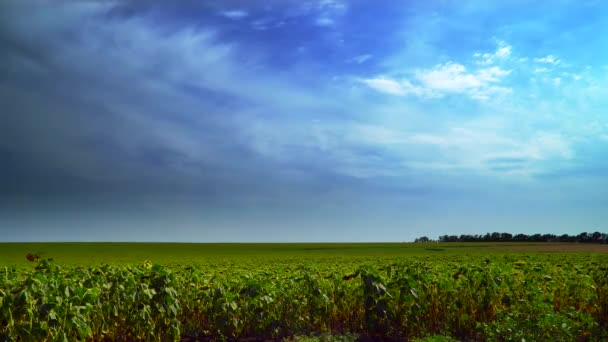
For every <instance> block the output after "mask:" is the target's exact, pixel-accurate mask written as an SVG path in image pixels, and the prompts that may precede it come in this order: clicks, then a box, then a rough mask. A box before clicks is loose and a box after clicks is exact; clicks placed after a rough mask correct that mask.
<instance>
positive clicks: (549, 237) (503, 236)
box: [415, 232, 608, 244]
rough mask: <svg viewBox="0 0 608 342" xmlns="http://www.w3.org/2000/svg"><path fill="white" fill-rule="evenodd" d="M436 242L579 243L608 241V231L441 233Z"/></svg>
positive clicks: (426, 238)
mask: <svg viewBox="0 0 608 342" xmlns="http://www.w3.org/2000/svg"><path fill="white" fill-rule="evenodd" d="M431 241H433V240H431V239H429V238H428V237H426V236H422V237H419V238H417V239H416V241H415V242H431ZM438 242H580V243H603V244H605V243H608V233H600V232H593V233H587V232H583V233H580V234H578V235H568V234H562V235H555V234H539V233H537V234H531V235H528V234H515V235H513V234H511V233H498V232H494V233H487V234H485V235H479V234H476V235H470V234H461V235H460V236H459V235H441V236H439V239H438Z"/></svg>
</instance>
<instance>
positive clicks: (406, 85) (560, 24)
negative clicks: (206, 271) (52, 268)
mask: <svg viewBox="0 0 608 342" xmlns="http://www.w3.org/2000/svg"><path fill="white" fill-rule="evenodd" d="M607 10H608V5H606V4H604V3H603V2H602V1H583V2H581V1H556V2H553V3H552V5H551V6H545V5H543V4H532V3H530V2H527V1H510V2H508V4H505V5H498V4H494V3H488V2H482V1H458V2H456V1H454V2H450V1H436V2H433V1H431V2H428V1H419V2H407V3H400V2H381V3H377V2H364V1H351V2H343V1H338V0H319V1H310V2H302V1H269V2H261V1H222V2H205V1H183V2H140V1H133V2H107V1H99V2H98V1H65V2H53V3H52V4H51V3H49V2H46V1H22V0H20V1H17V0H7V1H2V2H0V60H2V63H0V108H2V110H1V111H0V240H2V241H25V240H33V241H36V240H44V241H46V240H55V241H65V240H104V241H107V240H111V241H119V240H134V241H152V240H154V241H202V242H205V241H408V240H413V239H414V238H415V237H418V236H421V235H429V236H431V237H436V236H437V235H440V234H461V233H471V234H474V233H485V232H488V231H509V232H528V233H529V232H555V233H578V232H581V231H592V230H604V231H606V230H607V222H608V176H607V175H608V158H607V156H608V113H607V111H606V108H608V62H607V61H608V49H605V47H606V46H608V20H607V18H606V16H605V14H603V13H606V12H607Z"/></svg>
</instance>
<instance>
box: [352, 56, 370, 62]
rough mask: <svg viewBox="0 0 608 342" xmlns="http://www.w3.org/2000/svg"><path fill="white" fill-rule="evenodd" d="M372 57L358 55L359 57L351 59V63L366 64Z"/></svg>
mask: <svg viewBox="0 0 608 342" xmlns="http://www.w3.org/2000/svg"><path fill="white" fill-rule="evenodd" d="M372 58H373V56H372V55H369V54H365V55H359V56H355V57H353V58H352V61H354V62H356V63H358V64H362V63H365V62H367V61H368V60H370V59H372Z"/></svg>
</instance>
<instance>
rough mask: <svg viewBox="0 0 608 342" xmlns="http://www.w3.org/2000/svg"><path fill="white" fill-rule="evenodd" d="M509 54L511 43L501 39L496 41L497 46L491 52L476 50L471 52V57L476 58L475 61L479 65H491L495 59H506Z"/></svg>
mask: <svg viewBox="0 0 608 342" xmlns="http://www.w3.org/2000/svg"><path fill="white" fill-rule="evenodd" d="M510 55H511V45H508V44H507V43H505V42H503V41H498V48H497V49H496V51H494V52H493V53H489V52H486V53H483V54H482V53H481V52H476V53H474V54H473V57H475V58H476V59H478V60H477V61H476V63H477V64H481V65H491V64H494V63H496V62H497V61H500V60H504V59H507V58H508V57H509V56H510Z"/></svg>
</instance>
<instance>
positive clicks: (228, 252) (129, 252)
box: [0, 242, 608, 265]
mask: <svg viewBox="0 0 608 342" xmlns="http://www.w3.org/2000/svg"><path fill="white" fill-rule="evenodd" d="M564 251H568V252H581V253H602V254H603V253H608V245H585V244H563V243H560V244H554V243H475V242H473V243H423V244H419V243H109V242H104V243H95V242H83V243H72V242H70V243H0V265H24V264H26V263H27V260H26V259H25V255H26V254H28V253H33V254H38V255H40V256H42V257H49V258H54V259H55V261H56V262H57V263H63V264H74V265H91V264H104V263H111V264H134V263H141V262H143V261H144V260H151V261H153V262H157V263H162V264H180V263H198V264H201V263H209V262H213V261H214V260H219V259H222V260H226V259H234V260H235V261H238V260H239V259H250V258H258V257H264V258H279V259H287V260H288V259H299V258H303V257H306V258H313V259H314V258H325V257H376V256H386V257H396V256H397V257H398V256H404V257H406V256H416V255H421V256H429V255H431V256H432V255H451V254H455V255H465V254H470V255H478V254H484V255H485V254H488V255H490V254H491V255H496V254H511V253H526V254H527V253H535V252H538V253H541V252H542V253H545V252H564Z"/></svg>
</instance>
